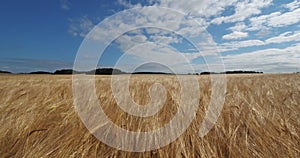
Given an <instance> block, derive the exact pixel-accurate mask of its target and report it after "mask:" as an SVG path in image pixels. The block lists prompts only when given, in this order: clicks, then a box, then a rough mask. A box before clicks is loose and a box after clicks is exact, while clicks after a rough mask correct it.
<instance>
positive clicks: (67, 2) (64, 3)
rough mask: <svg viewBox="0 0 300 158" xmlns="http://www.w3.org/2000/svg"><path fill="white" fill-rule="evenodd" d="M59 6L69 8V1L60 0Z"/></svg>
mask: <svg viewBox="0 0 300 158" xmlns="http://www.w3.org/2000/svg"><path fill="white" fill-rule="evenodd" d="M60 6H61V8H62V9H64V10H70V9H71V3H70V1H69V0H60Z"/></svg>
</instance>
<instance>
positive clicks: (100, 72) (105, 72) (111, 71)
mask: <svg viewBox="0 0 300 158" xmlns="http://www.w3.org/2000/svg"><path fill="white" fill-rule="evenodd" d="M0 73H11V72H9V71H1V70H0ZM259 73H263V72H256V71H241V70H238V71H225V72H201V73H188V75H209V74H259ZM297 73H299V72H297ZM22 74H24V73H22ZM28 74H54V75H70V74H91V75H94V74H95V75H112V74H167V75H172V74H173V73H165V72H133V73H128V72H123V71H121V70H119V69H114V68H99V69H96V70H91V71H75V70H72V69H62V70H56V71H55V72H53V73H52V72H47V71H34V72H30V73H28Z"/></svg>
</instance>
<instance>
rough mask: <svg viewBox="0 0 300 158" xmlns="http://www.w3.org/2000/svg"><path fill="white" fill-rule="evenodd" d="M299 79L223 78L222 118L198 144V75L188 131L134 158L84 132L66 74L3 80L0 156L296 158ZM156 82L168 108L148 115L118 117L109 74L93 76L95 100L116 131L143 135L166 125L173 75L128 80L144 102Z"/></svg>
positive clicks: (203, 81)
mask: <svg viewBox="0 0 300 158" xmlns="http://www.w3.org/2000/svg"><path fill="white" fill-rule="evenodd" d="M299 79H300V74H280V75H229V76H227V93H226V98H225V104H224V108H223V111H222V113H221V116H220V117H219V119H218V121H217V123H216V125H215V126H214V128H213V129H212V130H211V131H210V132H209V133H208V134H207V135H206V136H205V137H204V138H201V137H199V135H198V131H199V129H200V127H201V122H202V120H203V118H204V116H205V109H206V108H207V106H208V103H209V101H210V94H211V88H210V78H209V76H199V84H200V87H201V96H200V98H201V99H200V103H199V109H198V111H197V115H196V118H195V119H194V120H193V122H192V124H191V125H190V126H189V128H188V129H187V131H186V132H185V133H184V134H183V135H181V136H180V137H179V138H178V139H176V141H174V142H173V143H171V144H170V145H168V146H165V147H163V148H161V149H158V150H154V151H149V152H144V153H133V152H125V151H120V150H116V149H114V148H112V147H109V146H107V145H105V144H103V143H101V142H100V141H99V140H97V139H96V138H95V137H94V136H93V135H91V134H90V133H89V131H88V130H87V129H86V128H85V126H84V125H83V123H82V122H81V120H80V118H79V117H78V115H77V114H76V112H75V110H74V106H73V98H72V80H71V76H51V75H1V76H0V125H1V128H0V157H300V135H299V133H300V97H299V96H300V80H299ZM154 81H156V82H160V83H162V84H163V85H165V86H166V87H167V88H166V90H167V102H166V103H165V105H164V107H163V108H162V109H161V111H160V112H159V113H158V114H157V115H154V116H153V117H148V118H144V119H143V118H138V117H133V116H130V115H128V114H126V113H125V112H123V111H122V110H121V109H120V108H119V107H118V106H117V105H116V102H115V100H114V98H113V97H112V92H111V90H110V76H97V79H96V86H97V95H98V97H99V100H100V101H101V102H102V103H103V106H102V108H103V109H104V111H105V112H106V114H107V115H108V116H109V118H110V119H111V120H112V121H113V122H114V123H116V124H117V125H118V126H120V127H122V128H125V129H128V130H132V131H136V130H141V131H149V130H153V129H156V128H159V127H161V126H162V125H164V124H166V123H168V121H169V120H170V119H171V118H172V116H174V114H175V113H176V110H177V108H176V107H177V106H178V100H179V99H178V98H179V96H178V94H179V93H178V89H179V88H178V86H179V85H178V82H176V78H175V77H174V76H167V75H163V76H162V75H152V76H147V75H135V76H133V77H132V78H131V81H130V93H131V95H132V98H133V99H134V101H136V102H137V103H139V104H142V105H143V104H146V103H147V102H148V101H149V95H148V88H149V86H150V85H151V84H152V83H154ZM140 92H141V93H140Z"/></svg>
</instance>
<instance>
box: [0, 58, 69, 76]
mask: <svg viewBox="0 0 300 158" xmlns="http://www.w3.org/2000/svg"><path fill="white" fill-rule="evenodd" d="M72 65H73V63H71V62H64V61H57V60H43V59H26V58H0V68H3V69H4V70H6V71H11V72H15V73H21V72H31V71H50V72H53V71H55V70H57V69H62V68H72Z"/></svg>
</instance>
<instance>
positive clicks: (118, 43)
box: [0, 0, 300, 72]
mask: <svg viewBox="0 0 300 158" xmlns="http://www.w3.org/2000/svg"><path fill="white" fill-rule="evenodd" d="M148 6H157V7H167V8H172V9H173V10H176V11H178V12H180V13H182V14H184V15H185V16H184V18H185V17H190V18H192V19H193V20H194V21H197V22H198V25H190V23H189V22H190V21H189V20H187V19H184V18H181V25H180V26H179V24H178V23H176V22H177V21H176V20H179V19H180V17H178V16H177V17H176V16H172V15H169V14H172V12H170V13H168V14H164V15H162V14H161V13H158V12H157V11H156V10H155V9H154V10H153V9H152V10H151V9H150V10H143V11H141V12H136V13H135V14H133V15H134V16H133V17H126V16H121V15H120V16H119V18H118V19H113V18H111V16H112V15H115V14H117V13H119V12H120V11H124V10H127V9H131V8H146V7H148ZM142 13H143V17H142V18H140V19H139V20H141V19H151V18H152V19H151V20H152V21H151V20H150V21H151V22H153V23H154V22H156V23H165V24H167V25H166V26H167V28H174V30H175V31H176V32H175V33H174V32H172V30H163V29H157V28H156V29H155V28H143V29H137V30H133V31H131V32H126V33H124V34H119V35H118V36H116V37H118V38H116V39H114V41H113V42H112V43H110V44H109V45H108V47H107V49H106V50H105V52H104V54H103V56H102V57H101V60H100V61H99V65H101V66H104V67H113V66H116V67H117V68H120V69H122V70H124V71H130V70H133V69H134V68H136V67H137V65H139V64H142V63H145V62H148V61H156V62H157V63H160V64H166V65H168V66H169V67H171V68H173V69H176V70H178V72H186V71H188V69H186V67H188V65H192V66H193V69H194V70H195V71H197V72H201V71H207V65H206V64H205V60H204V59H205V58H207V59H208V60H213V59H210V57H209V56H210V55H211V54H214V53H216V52H215V51H216V50H218V52H217V53H220V54H221V55H222V56H219V57H218V58H219V59H216V58H214V59H215V60H222V63H224V65H223V66H224V68H225V70H255V71H264V72H295V71H300V64H299V63H300V1H299V0H285V1H281V0H227V1H222V0H203V1H199V0H190V1H182V0H173V1H168V0H144V1H136V0H131V1H126V0H116V1H111V0H90V1H88V2H85V1H80V0H53V1H38V0H28V1H16V0H12V1H4V2H2V4H1V6H0V19H1V23H0V26H1V29H0V35H1V37H0V70H6V71H12V72H30V71H37V70H43V71H54V70H55V69H62V68H72V66H73V62H74V60H75V57H76V54H77V51H78V49H79V47H80V45H81V43H82V41H83V40H84V38H86V35H87V33H88V32H90V31H91V30H92V29H93V28H94V31H97V29H98V30H102V31H103V30H105V32H102V33H100V34H98V35H97V36H100V37H101V38H109V37H110V36H113V35H117V34H116V33H123V32H122V29H124V28H125V27H122V26H127V27H129V26H133V25H134V22H132V23H130V24H129V23H127V21H130V20H131V19H138V18H137V17H136V16H138V15H142ZM144 13H147V14H144ZM173 15H174V14H173ZM164 16H165V17H164ZM162 17H163V18H162ZM105 18H108V19H110V21H109V22H110V23H111V24H107V25H105V26H107V28H97V24H98V23H100V22H101V21H103V20H104V19H105ZM114 20H115V21H114ZM147 22H149V21H145V23H147ZM171 22H172V23H171ZM137 23H138V22H137ZM182 23H187V26H189V25H190V26H189V30H185V31H184V28H183V27H184V26H183V25H182ZM121 24H123V25H121ZM168 24H169V25H170V27H168ZM176 24H177V25H178V27H175V26H176ZM95 26H96V27H95ZM98 26H99V25H98ZM199 29H204V30H205V34H204V33H202V34H201V33H199V31H198V32H196V31H197V30H199ZM124 30H125V29H124ZM193 35H197V36H201V38H202V39H201V40H202V41H203V43H202V44H199V43H196V45H197V46H198V47H199V49H200V51H199V50H196V49H195V47H194V46H193V45H192V43H190V42H189V38H194V37H192V36H193ZM206 35H208V36H209V37H207V39H204V38H206ZM95 36H96V35H95ZM210 38H211V39H210ZM97 39H98V38H97ZM199 39H200V38H199ZM199 39H198V40H199ZM208 41H209V42H210V43H209V44H208V43H207V42H208ZM100 42H101V41H100ZM205 42H206V43H205ZM212 42H213V44H212ZM124 54H125V55H124ZM182 56H183V57H184V58H185V59H187V61H183V60H181V59H180V58H181V57H182ZM120 59H122V61H121V62H120V63H118V64H117V65H116V62H117V61H118V60H120ZM160 64H157V65H160ZM217 64H218V63H217V62H213V61H212V62H211V67H214V66H215V65H217ZM146 65H147V64H146ZM148 67H151V70H153V69H154V68H155V66H153V65H150V66H149V64H148ZM139 69H141V68H139ZM159 69H161V66H157V68H156V70H157V71H159ZM145 70H147V66H145Z"/></svg>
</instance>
